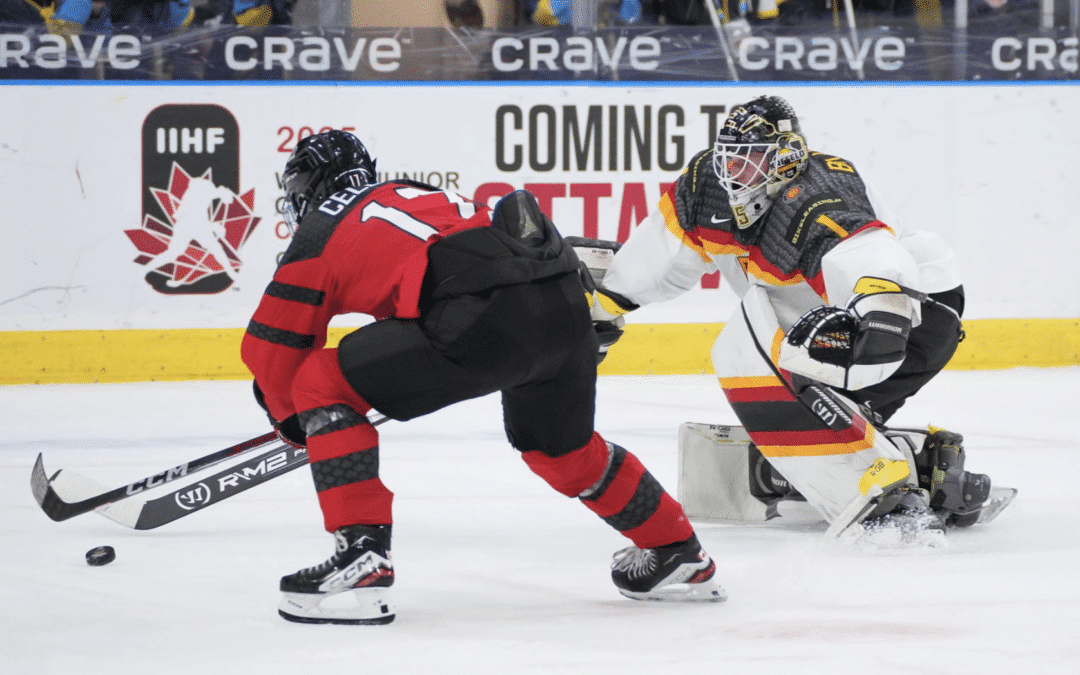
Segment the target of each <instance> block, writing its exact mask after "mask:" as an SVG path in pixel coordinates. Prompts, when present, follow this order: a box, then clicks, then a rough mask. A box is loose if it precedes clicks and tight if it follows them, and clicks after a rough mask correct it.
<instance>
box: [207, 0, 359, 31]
mask: <svg viewBox="0 0 1080 675" xmlns="http://www.w3.org/2000/svg"><path fill="white" fill-rule="evenodd" d="M316 1H317V2H343V1H344V0H316ZM295 4H296V0H205V1H201V2H199V1H197V6H196V7H195V17H194V23H195V25H197V26H217V25H228V24H233V23H235V24H236V25H238V26H248V27H258V26H287V25H291V24H292V10H293V6H294V5H295Z"/></svg>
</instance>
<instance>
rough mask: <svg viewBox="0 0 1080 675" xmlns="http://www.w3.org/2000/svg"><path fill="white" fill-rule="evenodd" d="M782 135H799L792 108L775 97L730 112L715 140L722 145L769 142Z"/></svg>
mask: <svg viewBox="0 0 1080 675" xmlns="http://www.w3.org/2000/svg"><path fill="white" fill-rule="evenodd" d="M782 133H796V134H799V135H802V129H801V128H800V127H799V118H798V116H797V115H796V114H795V108H792V107H791V104H790V103H788V102H787V100H785V99H783V98H781V97H779V96H758V97H757V98H755V99H754V100H753V101H750V102H749V103H744V104H742V105H739V106H735V107H734V108H733V109H732V110H731V113H730V114H729V115H728V118H727V120H726V121H725V122H724V126H723V127H722V128H721V129H720V136H719V138H718V139H717V140H722V141H723V142H725V143H773V142H775V141H776V138H777V137H778V136H779V135H780V134H782Z"/></svg>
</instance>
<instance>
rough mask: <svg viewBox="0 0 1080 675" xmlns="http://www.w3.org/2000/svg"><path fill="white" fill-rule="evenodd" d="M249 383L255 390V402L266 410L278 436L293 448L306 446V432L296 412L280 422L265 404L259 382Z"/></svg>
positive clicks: (264, 397)
mask: <svg viewBox="0 0 1080 675" xmlns="http://www.w3.org/2000/svg"><path fill="white" fill-rule="evenodd" d="M251 385H252V388H253V389H254V392H255V402H256V403H258V404H259V407H260V408H262V409H263V410H264V411H266V417H267V419H269V420H270V424H271V425H273V427H274V431H276V432H277V435H278V438H280V439H281V440H282V441H284V442H286V443H288V444H289V445H291V446H293V447H294V448H299V449H301V450H302V449H305V448H307V432H306V431H304V427H303V426H302V425H301V424H300V418H299V417H298V416H297V415H296V413H293V414H292V415H289V416H288V417H286V418H285V419H283V420H281V421H280V422H279V421H277V420H276V419H274V416H273V415H271V414H270V408H269V406H267V405H266V396H265V395H264V394H263V392H262V389H260V388H259V383H258V382H256V381H252V383H251Z"/></svg>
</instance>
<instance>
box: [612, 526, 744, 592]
mask: <svg viewBox="0 0 1080 675" xmlns="http://www.w3.org/2000/svg"><path fill="white" fill-rule="evenodd" d="M614 558H615V560H614V562H612V564H611V579H612V581H614V582H615V586H616V587H617V588H618V589H619V592H620V593H622V594H623V595H625V596H626V597H628V598H632V599H634V600H667V601H676V602H723V601H724V600H727V593H726V592H725V591H724V589H722V588H721V587H720V585H719V584H717V583H716V581H715V580H713V575H714V574H715V573H716V564H715V563H714V562H713V561H712V558H710V557H709V554H708V553H706V552H705V550H704V549H702V548H701V544H699V543H698V539H697V535H693V536H691V537H690V539H688V540H687V541H686V542H685V543H683V544H682V545H680V546H677V547H662V548H645V549H641V548H638V547H637V546H629V547H627V548H624V549H622V550H621V551H618V552H617V553H615V556H614Z"/></svg>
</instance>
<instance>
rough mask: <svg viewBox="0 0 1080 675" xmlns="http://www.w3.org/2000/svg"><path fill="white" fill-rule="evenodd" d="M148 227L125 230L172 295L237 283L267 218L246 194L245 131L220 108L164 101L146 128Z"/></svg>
mask: <svg viewBox="0 0 1080 675" xmlns="http://www.w3.org/2000/svg"><path fill="white" fill-rule="evenodd" d="M142 142H143V148H142V169H143V170H142V183H143V188H142V205H143V206H142V214H143V220H142V224H141V226H140V227H139V228H138V229H132V230H125V231H124V232H125V233H126V234H127V236H128V238H129V239H131V243H133V244H134V245H135V247H136V248H137V249H139V252H140V254H141V255H139V256H138V257H137V258H135V262H136V263H138V264H140V265H144V266H146V268H147V269H148V272H147V274H146V282H147V283H148V284H150V286H152V287H153V288H154V289H155V290H156V291H158V292H160V293H166V294H208V293H220V292H221V291H223V290H225V289H226V288H229V287H230V286H232V285H233V283H234V282H235V281H236V280H237V275H238V273H239V271H240V267H241V265H242V264H243V261H242V260H241V257H240V250H241V248H242V247H243V245H244V243H245V242H246V241H247V240H248V238H249V237H250V236H251V233H252V232H253V231H254V229H255V226H256V225H258V223H259V220H260V219H259V218H256V217H255V216H254V214H253V209H254V204H255V189H254V188H252V189H251V190H248V191H247V192H245V193H243V194H240V130H239V127H238V125H237V123H236V119H235V118H234V117H233V115H232V113H230V112H229V111H228V110H226V109H225V108H222V107H221V106H217V105H163V106H160V107H158V108H155V109H154V110H152V111H151V112H150V114H149V115H147V116H146V120H145V121H144V122H143V130H142Z"/></svg>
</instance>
